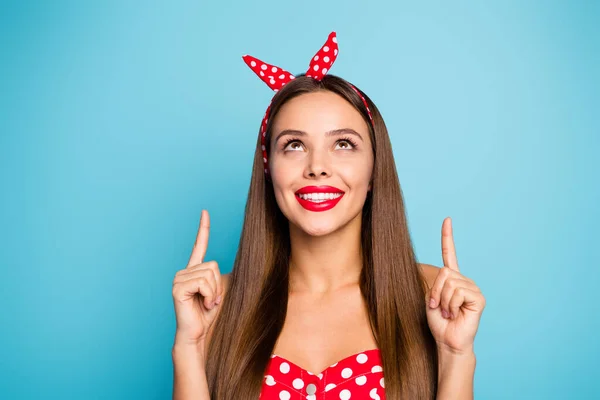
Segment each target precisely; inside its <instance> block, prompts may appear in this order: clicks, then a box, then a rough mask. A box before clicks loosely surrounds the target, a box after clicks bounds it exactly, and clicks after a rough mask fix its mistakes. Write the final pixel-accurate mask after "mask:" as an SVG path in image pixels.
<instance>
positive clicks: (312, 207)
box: [296, 186, 344, 212]
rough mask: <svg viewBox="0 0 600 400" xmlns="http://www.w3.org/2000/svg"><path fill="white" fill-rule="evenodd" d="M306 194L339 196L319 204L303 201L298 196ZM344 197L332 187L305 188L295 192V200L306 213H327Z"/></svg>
mask: <svg viewBox="0 0 600 400" xmlns="http://www.w3.org/2000/svg"><path fill="white" fill-rule="evenodd" d="M307 193H341V196H339V197H337V198H335V199H329V200H323V201H320V202H318V203H317V202H314V201H311V200H305V199H302V198H300V196H299V195H300V194H307ZM342 197H344V192H343V191H342V190H340V189H338V188H336V187H333V186H305V187H303V188H301V189H300V190H298V191H296V200H298V202H299V203H300V205H301V206H302V207H304V208H305V209H307V210H308V211H316V212H318V211H327V210H330V209H332V208H333V207H335V206H336V204H337V203H338V202H339V201H340V200H341V199H342Z"/></svg>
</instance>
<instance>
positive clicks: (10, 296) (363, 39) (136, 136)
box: [0, 0, 600, 399]
mask: <svg viewBox="0 0 600 400" xmlns="http://www.w3.org/2000/svg"><path fill="white" fill-rule="evenodd" d="M151 3H152V4H151V5H150V2H133V1H126V2H123V1H112V2H109V1H103V2H97V3H95V4H93V3H91V2H78V1H72V2H58V1H53V2H49V1H48V2H42V1H40V2H31V1H21V2H14V3H10V4H5V3H3V5H2V8H0V179H1V181H0V182H1V186H0V190H1V196H0V201H1V204H0V243H1V248H0V250H1V253H0V266H1V275H0V306H1V307H2V308H1V311H0V339H1V343H2V351H1V354H0V398H2V399H167V398H170V396H171V390H172V365H171V353H170V350H171V345H172V341H173V334H174V328H175V323H174V313H173V307H172V299H171V284H172V280H173V277H174V274H175V272H176V271H177V270H179V269H182V268H183V267H185V263H186V262H187V258H188V256H189V252H190V250H191V246H192V243H193V241H194V238H195V234H196V230H197V226H198V218H199V214H200V211H201V209H202V208H206V209H208V210H209V211H210V213H211V218H212V231H211V239H210V247H209V254H208V258H209V259H216V260H217V261H219V263H220V265H221V268H222V270H223V271H224V272H228V271H230V269H231V265H232V262H233V259H234V256H235V250H236V246H237V241H238V238H239V233H240V229H241V222H242V215H243V210H244V204H245V199H246V194H247V189H248V183H249V176H250V169H251V162H252V157H253V149H254V145H255V141H256V135H257V131H258V127H259V123H260V119H261V117H262V114H263V113H264V111H265V108H266V106H267V104H268V102H269V99H270V96H271V95H272V93H271V92H270V90H269V89H268V88H267V86H266V85H264V84H263V83H262V82H261V81H260V80H259V79H258V78H257V77H256V76H255V75H254V74H253V73H252V72H251V71H250V70H249V69H248V68H247V67H246V65H245V64H244V63H243V62H242V59H241V56H242V55H243V54H246V53H249V54H252V55H254V56H256V57H258V58H262V59H264V60H265V61H267V62H271V63H273V64H276V65H280V66H282V67H283V68H286V69H288V70H290V71H291V72H293V73H300V72H303V71H305V70H306V67H307V66H308V61H309V59H310V57H311V56H312V55H313V54H314V53H315V52H316V50H317V49H318V48H319V46H321V45H322V43H323V42H324V41H325V39H326V38H327V35H328V34H329V32H330V31H331V30H336V31H337V33H338V38H339V43H340V56H339V58H338V60H337V62H336V64H335V65H334V67H333V68H332V70H331V72H332V73H334V74H336V75H340V76H342V77H344V78H346V79H348V80H350V81H352V82H353V83H355V84H356V85H357V86H359V87H360V88H362V89H363V90H364V91H365V92H366V93H368V94H369V95H370V96H371V98H372V99H373V100H374V101H375V102H376V104H377V105H378V106H379V108H380V109H381V112H382V113H383V116H384V118H385V120H386V122H387V124H388V127H389V130H390V136H391V139H392V142H393V145H394V153H395V156H396V162H397V166H398V170H399V174H400V179H401V184H402V187H403V191H404V195H405V198H406V202H407V209H408V214H409V218H410V229H411V233H412V236H413V239H414V243H415V246H416V250H417V254H418V257H419V261H421V262H425V263H431V264H435V265H438V266H439V265H441V252H440V228H441V223H442V220H443V218H444V217H446V216H448V215H449V216H451V217H453V221H454V230H455V240H456V245H457V251H458V258H459V263H460V265H461V268H462V273H463V274H465V275H466V276H468V277H470V278H472V279H474V280H475V281H476V282H477V283H478V285H479V286H480V287H481V289H482V291H483V292H484V294H485V295H486V298H487V301H488V305H487V308H486V311H485V312H484V315H483V318H482V323H481V326H480V328H479V333H478V336H477V341H476V353H477V357H478V366H477V370H476V378H475V394H476V398H478V399H565V398H570V399H575V398H578V399H583V398H590V397H591V396H592V395H593V394H594V393H595V394H596V395H598V394H599V393H600V389H598V388H597V378H596V375H597V372H598V356H599V353H600V352H599V345H598V340H597V332H598V329H599V328H600V326H599V324H598V315H599V312H598V306H597V303H598V301H597V295H598V284H599V283H600V282H599V279H598V278H599V273H598V267H599V265H598V251H597V249H598V243H597V242H598V240H599V235H598V228H597V226H598V224H599V223H600V215H599V212H598V209H597V207H598V204H599V203H600V189H599V187H598V172H599V171H600V161H599V159H600V157H599V156H598V152H599V150H600V146H599V144H600V143H599V142H600V140H599V138H598V136H599V134H600V129H599V128H600V125H599V122H598V117H599V114H600V95H599V93H600V77H599V73H598V71H600V56H599V54H600V51H599V50H600V28H599V24H598V21H599V20H600V6H599V5H598V4H599V3H598V2H592V1H590V2H583V1H579V2H568V1H564V2H558V1H553V2H550V1H528V2H523V1H516V0H515V1H510V2H509V1H497V2H495V3H494V4H492V3H491V2H473V3H476V4H469V3H468V2H461V1H459V2H456V1H454V2H445V1H440V2H434V3H432V2H420V3H421V5H415V4H406V3H400V2H397V1H386V2H382V1H379V2H373V1H370V2H369V5H368V6H367V2H365V1H360V2H358V1H355V2H348V1H335V2H333V1H327V2H301V3H298V2H294V3H291V2H290V3H284V2H280V1H270V0H269V1H261V2H248V1H236V2H232V1H221V2H216V1H215V2H211V3H207V2H200V1H179V2H168V3H167V2H163V3H162V4H158V3H157V2H151ZM249 3H254V5H251V4H249ZM415 3H416V2H415ZM484 3H485V4H484ZM593 248H595V249H596V250H595V251H594V252H593V251H592V249H593Z"/></svg>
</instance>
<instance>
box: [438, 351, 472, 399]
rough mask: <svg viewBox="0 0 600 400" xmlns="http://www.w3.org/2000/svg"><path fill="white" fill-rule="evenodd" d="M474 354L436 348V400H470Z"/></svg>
mask: <svg viewBox="0 0 600 400" xmlns="http://www.w3.org/2000/svg"><path fill="white" fill-rule="evenodd" d="M475 364H476V357H475V353H474V352H473V351H472V350H471V351H468V352H465V353H460V354H458V353H455V352H453V351H450V350H445V349H443V348H438V390H437V397H436V399H437V400H472V399H473V380H474V377H475Z"/></svg>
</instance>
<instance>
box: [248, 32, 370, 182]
mask: <svg viewBox="0 0 600 400" xmlns="http://www.w3.org/2000/svg"><path fill="white" fill-rule="evenodd" d="M337 55H338V44H337V36H336V33H335V32H331V33H330V34H329V37H328V38H327V41H326V42H325V44H324V45H323V46H322V47H321V49H319V51H317V53H316V54H315V55H314V57H313V58H312V59H311V60H310V65H309V67H308V70H307V71H306V74H305V75H306V76H307V77H309V78H313V79H316V80H318V81H320V80H321V79H323V77H324V76H325V75H326V74H327V71H329V69H330V68H331V66H332V65H333V62H334V61H335V60H336V58H337ZM242 59H243V60H244V62H245V63H246V64H247V65H248V66H249V67H250V69H252V71H254V73H255V74H256V75H258V77H259V78H260V79H261V80H262V81H263V82H264V83H266V84H267V86H269V87H270V88H271V89H273V90H274V91H275V92H277V91H278V90H279V89H281V88H282V87H283V86H284V85H285V84H286V83H288V82H290V81H291V80H292V79H295V78H296V77H295V76H294V75H292V74H290V73H289V72H287V71H286V70H284V69H282V68H279V67H276V66H275V65H271V64H267V63H266V62H263V61H261V60H259V59H258V58H255V57H252V56H249V55H244V56H243V57H242ZM350 86H352V89H354V91H355V92H356V93H357V94H358V95H359V96H360V98H361V99H362V101H363V103H364V105H365V107H366V108H367V113H368V114H369V120H370V121H371V124H373V117H372V116H371V110H369V106H368V104H367V101H366V100H365V98H364V96H363V95H362V94H360V92H359V91H358V90H357V89H356V88H355V87H354V86H353V85H352V84H350ZM271 101H272V100H271ZM270 110H271V105H270V104H269V107H267V112H266V113H265V116H264V117H263V120H262V124H261V125H260V138H261V148H262V153H263V162H264V165H265V174H267V175H268V174H269V164H268V162H267V148H266V143H265V141H266V135H267V122H268V121H269V111H270Z"/></svg>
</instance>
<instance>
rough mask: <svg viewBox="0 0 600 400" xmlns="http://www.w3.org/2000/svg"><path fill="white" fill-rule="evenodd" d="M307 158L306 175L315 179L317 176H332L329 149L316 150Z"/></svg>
mask: <svg viewBox="0 0 600 400" xmlns="http://www.w3.org/2000/svg"><path fill="white" fill-rule="evenodd" d="M307 160H308V162H307V165H306V168H305V174H304V175H305V177H307V178H312V179H314V178H316V177H326V176H331V164H330V162H329V154H328V153H327V150H314V151H312V152H311V154H310V155H309V156H308V157H307Z"/></svg>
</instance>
